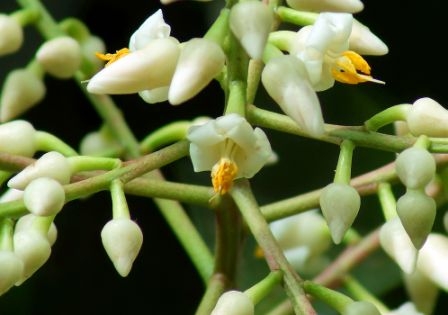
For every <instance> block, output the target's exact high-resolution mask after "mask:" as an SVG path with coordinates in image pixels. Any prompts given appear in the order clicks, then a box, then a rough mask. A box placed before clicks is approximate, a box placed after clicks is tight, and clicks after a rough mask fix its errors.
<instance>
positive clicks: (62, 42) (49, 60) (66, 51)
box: [36, 36, 82, 79]
mask: <svg viewBox="0 0 448 315" xmlns="http://www.w3.org/2000/svg"><path fill="white" fill-rule="evenodd" d="M36 60H37V62H39V63H40V65H41V66H42V68H43V69H44V70H45V71H46V72H48V73H49V74H51V75H52V76H54V77H56V78H59V79H68V78H70V77H72V76H74V75H75V73H76V71H78V69H79V67H80V66H81V61H82V51H81V46H80V45H79V43H78V42H77V41H76V40H75V39H73V38H71V37H69V36H63V37H56V38H54V39H51V40H49V41H46V42H45V43H44V44H42V45H41V46H40V47H39V49H38V50H37V52H36Z"/></svg>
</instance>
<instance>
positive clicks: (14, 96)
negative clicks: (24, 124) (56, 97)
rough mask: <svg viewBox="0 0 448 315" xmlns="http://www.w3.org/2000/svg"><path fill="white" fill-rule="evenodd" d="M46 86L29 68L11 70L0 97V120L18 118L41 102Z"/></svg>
mask: <svg viewBox="0 0 448 315" xmlns="http://www.w3.org/2000/svg"><path fill="white" fill-rule="evenodd" d="M45 92H46V88H45V85H44V83H43V81H42V79H41V78H39V77H38V76H37V75H35V74H34V73H33V72H31V71H30V70H28V69H16V70H13V71H11V72H10V73H9V74H8V75H7V77H6V79H5V83H4V84H3V89H2V93H1V99H0V121H2V122H5V121H8V120H11V119H14V118H16V117H17V116H19V115H21V114H23V113H24V112H26V111H27V110H28V109H30V108H31V107H33V106H34V105H36V104H37V103H39V102H40V101H41V100H42V99H43V98H44V96H45Z"/></svg>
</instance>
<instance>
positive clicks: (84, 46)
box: [80, 35, 106, 68]
mask: <svg viewBox="0 0 448 315" xmlns="http://www.w3.org/2000/svg"><path fill="white" fill-rule="evenodd" d="M80 44H81V51H82V54H83V56H84V58H86V59H88V60H89V61H90V62H91V63H93V64H94V65H95V66H96V67H97V68H102V67H103V65H104V63H103V61H102V60H101V59H99V58H98V57H97V56H96V53H104V52H105V51H106V44H105V43H104V41H103V39H102V38H100V37H98V36H94V35H91V36H89V37H87V38H86V39H84V40H83V41H82V42H81V43H80Z"/></svg>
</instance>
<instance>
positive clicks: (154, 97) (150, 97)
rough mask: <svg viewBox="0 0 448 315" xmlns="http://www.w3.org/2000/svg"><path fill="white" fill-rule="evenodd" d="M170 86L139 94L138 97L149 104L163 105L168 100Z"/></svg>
mask: <svg viewBox="0 0 448 315" xmlns="http://www.w3.org/2000/svg"><path fill="white" fill-rule="evenodd" d="M169 89H170V87H169V86H162V87H159V88H155V89H152V90H144V91H141V92H138V95H139V96H140V97H141V98H142V99H143V100H144V101H145V102H146V103H148V104H156V103H162V102H165V101H167V100H168V92H169Z"/></svg>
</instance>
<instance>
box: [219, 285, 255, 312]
mask: <svg viewBox="0 0 448 315" xmlns="http://www.w3.org/2000/svg"><path fill="white" fill-rule="evenodd" d="M254 314H255V310H254V303H253V302H252V300H251V299H250V298H249V296H248V295H247V294H245V293H243V292H241V291H236V290H232V291H227V292H224V293H223V294H222V295H221V296H220V298H219V299H218V302H217V303H216V306H215V308H214V309H213V311H212V312H211V315H254Z"/></svg>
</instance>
